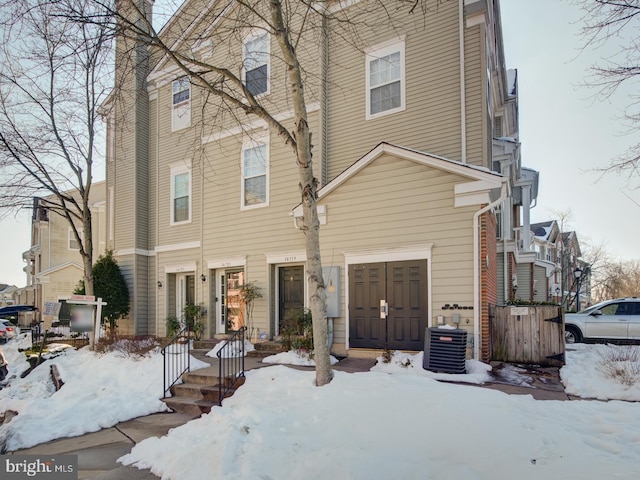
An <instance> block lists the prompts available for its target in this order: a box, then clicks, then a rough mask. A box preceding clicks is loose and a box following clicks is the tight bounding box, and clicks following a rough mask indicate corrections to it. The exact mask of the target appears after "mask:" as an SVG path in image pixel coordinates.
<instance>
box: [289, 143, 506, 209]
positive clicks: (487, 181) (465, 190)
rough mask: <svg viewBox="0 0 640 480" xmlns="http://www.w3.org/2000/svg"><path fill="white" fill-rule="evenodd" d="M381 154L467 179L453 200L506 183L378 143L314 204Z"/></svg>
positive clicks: (463, 165) (452, 163) (435, 157)
mask: <svg viewBox="0 0 640 480" xmlns="http://www.w3.org/2000/svg"><path fill="white" fill-rule="evenodd" d="M384 154H389V155H393V156H395V157H398V158H402V159H404V160H410V161H413V162H415V163H418V164H421V165H425V166H429V167H433V168H436V169H438V170H442V171H445V172H448V173H453V174H455V175H460V176H462V177H466V178H468V179H469V180H470V182H468V183H464V184H459V185H456V187H455V193H456V197H458V196H460V197H463V196H465V195H473V194H474V193H477V192H480V191H487V190H493V189H498V188H500V187H501V186H502V184H503V183H504V182H506V180H507V179H506V177H504V176H503V175H501V174H500V173H497V172H492V171H491V170H489V169H487V168H484V167H479V166H477V165H469V164H466V163H461V162H458V161H456V160H449V159H448V158H445V157H441V156H438V155H433V154H430V153H425V152H421V151H419V150H415V149H412V148H408V147H403V146H400V145H393V144H391V143H387V142H381V143H379V144H378V145H376V146H375V147H374V148H373V149H372V150H370V151H369V152H368V153H367V154H366V155H364V156H363V157H362V158H360V159H359V160H358V161H356V162H355V163H353V164H351V166H349V167H348V168H347V169H345V170H344V171H343V172H342V173H340V174H339V175H338V176H336V177H335V178H334V179H333V180H331V181H330V182H329V183H327V184H326V185H325V186H324V187H322V188H321V189H319V190H318V200H322V198H324V197H326V196H327V195H328V194H329V193H331V192H333V191H334V190H335V189H337V188H338V187H340V186H341V185H342V184H343V183H345V182H346V181H347V180H349V179H350V178H352V177H353V176H355V175H356V174H358V172H360V171H361V170H362V169H364V168H365V167H366V166H367V165H369V164H371V163H372V162H373V161H374V160H376V159H377V158H379V157H381V156H382V155H384ZM293 215H294V216H296V217H300V216H302V205H301V204H298V205H297V206H296V207H295V208H294V209H293Z"/></svg>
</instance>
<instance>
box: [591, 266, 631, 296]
mask: <svg viewBox="0 0 640 480" xmlns="http://www.w3.org/2000/svg"><path fill="white" fill-rule="evenodd" d="M593 291H594V297H595V298H594V299H595V300H596V301H602V300H608V299H611V298H619V297H631V296H636V295H638V292H639V291H640V261H638V260H629V261H610V262H607V263H605V264H604V265H603V266H602V268H601V269H600V270H599V271H598V272H597V280H596V285H595V286H594V288H593Z"/></svg>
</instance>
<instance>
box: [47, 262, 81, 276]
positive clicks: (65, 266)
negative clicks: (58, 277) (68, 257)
mask: <svg viewBox="0 0 640 480" xmlns="http://www.w3.org/2000/svg"><path fill="white" fill-rule="evenodd" d="M68 267H74V268H77V269H78V270H82V267H81V266H80V265H78V264H77V263H75V262H66V263H63V264H61V265H57V266H55V267H52V268H50V269H48V270H43V271H41V272H40V273H38V274H37V275H36V276H37V277H41V276H46V275H51V274H52V273H55V272H58V271H60V270H64V269H65V268H68Z"/></svg>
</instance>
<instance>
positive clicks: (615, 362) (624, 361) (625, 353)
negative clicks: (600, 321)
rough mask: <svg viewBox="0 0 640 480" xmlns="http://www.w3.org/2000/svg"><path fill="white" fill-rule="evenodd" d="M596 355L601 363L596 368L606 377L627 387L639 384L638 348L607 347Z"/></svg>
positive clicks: (632, 346)
mask: <svg viewBox="0 0 640 480" xmlns="http://www.w3.org/2000/svg"><path fill="white" fill-rule="evenodd" d="M598 354H599V355H600V358H601V359H602V362H601V363H600V364H599V365H598V366H597V368H598V370H600V372H601V373H603V374H604V375H605V376H606V377H609V378H613V379H615V380H617V381H618V382H620V383H621V384H623V385H627V386H629V387H630V386H632V385H635V384H636V383H638V382H640V347H636V346H634V345H626V346H622V347H612V346H609V347H608V348H607V349H606V350H600V351H599V352H598Z"/></svg>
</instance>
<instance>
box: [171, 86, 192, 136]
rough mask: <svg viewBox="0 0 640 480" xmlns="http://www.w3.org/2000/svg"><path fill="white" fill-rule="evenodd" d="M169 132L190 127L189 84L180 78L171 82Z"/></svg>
mask: <svg viewBox="0 0 640 480" xmlns="http://www.w3.org/2000/svg"><path fill="white" fill-rule="evenodd" d="M171 105H172V108H171V110H172V112H171V113H172V115H171V130H172V131H174V132H175V131H176V130H181V129H183V128H186V127H189V126H190V125H191V82H189V77H180V78H178V79H177V80H174V81H173V82H171Z"/></svg>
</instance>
